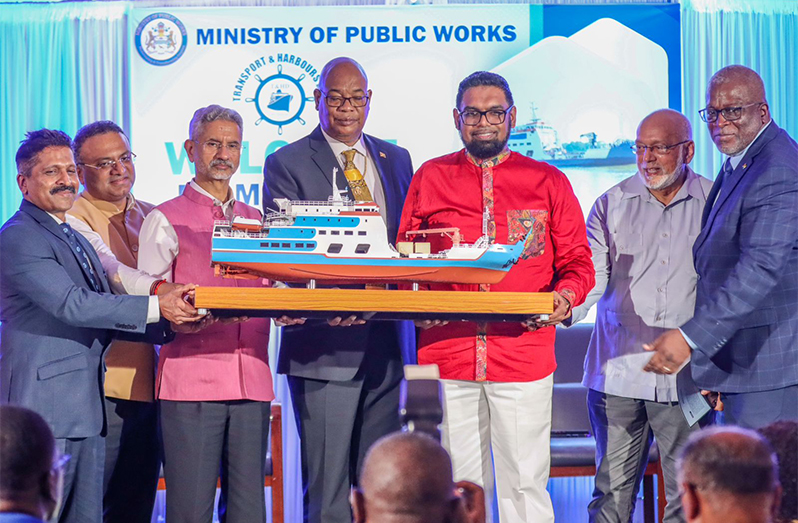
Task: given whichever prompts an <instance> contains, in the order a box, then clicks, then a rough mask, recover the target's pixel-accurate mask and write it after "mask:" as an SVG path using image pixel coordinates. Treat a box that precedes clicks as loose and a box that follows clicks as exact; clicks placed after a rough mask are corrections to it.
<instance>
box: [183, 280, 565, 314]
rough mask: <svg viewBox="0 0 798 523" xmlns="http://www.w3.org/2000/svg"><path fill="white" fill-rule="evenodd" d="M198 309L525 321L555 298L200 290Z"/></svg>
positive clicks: (547, 311) (358, 291)
mask: <svg viewBox="0 0 798 523" xmlns="http://www.w3.org/2000/svg"><path fill="white" fill-rule="evenodd" d="M194 305H195V306H196V307H197V308H198V309H208V310H210V311H212V312H213V314H214V315H216V316H252V317H264V316H265V317H279V316H282V315H286V316H292V317H302V318H333V317H335V316H350V315H352V314H356V315H358V316H360V317H362V318H364V319H373V320H399V319H415V320H432V319H435V320H448V321H458V320H463V321H523V320H524V319H526V318H528V317H530V316H533V315H548V314H551V313H552V312H553V310H554V298H553V296H552V293H550V292H456V291H425V290H418V291H398V290H382V289H379V290H374V289H301V288H299V289H298V288H282V289H275V288H251V287H197V289H196V295H195V298H194Z"/></svg>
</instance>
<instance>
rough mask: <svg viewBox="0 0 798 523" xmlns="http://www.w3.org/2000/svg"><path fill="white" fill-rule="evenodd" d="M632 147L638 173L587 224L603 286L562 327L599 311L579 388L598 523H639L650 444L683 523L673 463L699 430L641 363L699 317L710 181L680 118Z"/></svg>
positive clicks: (652, 126) (667, 117) (659, 117)
mask: <svg viewBox="0 0 798 523" xmlns="http://www.w3.org/2000/svg"><path fill="white" fill-rule="evenodd" d="M632 147H633V149H634V151H635V153H636V154H637V174H636V175H634V176H631V177H629V178H627V179H625V180H624V181H622V182H621V183H619V184H618V185H616V186H615V187H613V188H611V189H610V190H608V191H607V192H606V193H604V194H603V195H601V197H599V199H598V200H596V203H595V204H594V205H593V209H592V210H591V211H590V215H589V217H588V219H587V235H588V240H589V241H590V247H591V249H592V250H593V265H594V267H595V269H596V287H595V288H594V289H593V291H591V292H590V294H589V295H588V297H587V299H586V300H585V303H584V304H582V305H580V306H579V307H576V308H574V309H573V312H572V315H571V317H570V318H568V319H566V320H565V321H564V322H563V323H565V324H566V325H571V324H572V323H575V322H577V321H580V320H582V319H583V318H584V317H585V316H586V315H587V312H588V310H589V309H590V307H591V306H592V305H593V304H595V303H598V311H597V314H596V326H595V329H594V330H593V336H592V337H591V339H590V346H589V348H588V352H587V356H586V357H585V374H584V378H583V380H582V384H583V385H584V386H585V387H588V389H589V391H588V407H589V409H590V423H591V426H592V428H593V433H594V434H595V436H596V465H597V466H596V487H595V490H594V491H593V500H592V501H591V502H590V504H589V506H588V512H589V515H590V521H591V523H593V522H628V521H631V520H632V515H633V511H634V506H635V497H636V493H637V491H638V489H639V487H640V480H641V478H642V476H643V472H644V470H645V467H646V463H647V462H648V451H649V447H650V446H651V441H652V437H653V436H656V438H657V444H658V446H659V450H660V454H661V456H662V468H663V472H664V476H665V491H666V494H667V499H668V505H667V506H666V508H665V517H664V521H665V522H666V523H676V522H683V521H684V515H683V514H682V509H681V504H680V498H679V488H678V483H677V477H676V469H675V463H676V456H677V455H678V453H679V451H680V449H681V447H682V446H683V445H684V443H685V442H686V441H687V438H688V436H689V435H690V433H691V432H693V430H697V429H698V424H696V425H695V426H694V427H692V428H691V427H690V426H689V425H688V424H687V422H686V420H685V418H684V416H683V415H682V412H681V409H680V408H679V405H678V398H677V395H676V376H675V374H674V375H669V376H660V375H656V374H652V373H648V372H644V371H643V368H642V367H643V364H641V363H640V361H639V360H638V359H636V358H635V357H634V355H638V354H640V353H643V352H645V351H644V349H643V343H645V342H647V341H648V340H650V339H654V338H656V337H657V336H658V335H659V334H661V333H662V332H665V330H666V329H670V328H674V327H676V326H679V325H681V324H683V323H684V322H686V321H687V320H688V319H690V317H691V316H692V314H693V306H694V304H695V284H696V273H695V270H694V269H693V259H692V256H691V249H692V246H693V242H694V241H695V238H696V236H697V235H698V233H699V231H700V230H701V213H702V211H703V209H704V204H705V203H706V199H707V195H708V194H709V190H710V188H711V186H712V182H711V181H710V180H708V179H706V178H704V177H702V176H699V175H697V174H696V173H694V172H693V170H692V169H690V167H689V166H688V164H689V163H690V161H691V160H692V159H693V154H694V152H695V145H694V144H693V140H692V131H691V129H690V123H689V122H688V121H687V118H685V117H684V116H683V115H682V114H681V113H678V112H676V111H673V110H671V109H662V110H659V111H655V112H653V113H651V114H650V115H648V116H647V117H645V118H644V119H643V121H642V122H641V123H640V126H639V127H638V128H637V139H636V140H635V144H634V145H633V146H632ZM674 370H675V369H674Z"/></svg>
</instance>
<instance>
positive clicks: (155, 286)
mask: <svg viewBox="0 0 798 523" xmlns="http://www.w3.org/2000/svg"><path fill="white" fill-rule="evenodd" d="M164 283H166V280H158V281H154V282H152V285H150V296H157V295H158V289H159V288H160V287H161V285H163V284H164Z"/></svg>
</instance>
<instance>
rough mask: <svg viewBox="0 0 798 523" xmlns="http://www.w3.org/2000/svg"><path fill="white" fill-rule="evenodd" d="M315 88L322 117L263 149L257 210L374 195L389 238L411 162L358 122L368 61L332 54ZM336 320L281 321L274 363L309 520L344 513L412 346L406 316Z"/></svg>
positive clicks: (393, 426) (329, 519) (385, 427)
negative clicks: (307, 129) (282, 383)
mask: <svg viewBox="0 0 798 523" xmlns="http://www.w3.org/2000/svg"><path fill="white" fill-rule="evenodd" d="M313 96H314V99H315V107H316V110H317V111H318V113H319V126H318V127H316V128H315V129H314V130H313V132H311V133H310V134H309V135H308V136H305V137H304V138H301V139H299V140H297V141H296V142H294V143H291V144H289V145H286V146H285V147H282V148H280V149H279V150H278V151H277V152H275V153H273V154H270V155H269V157H268V158H266V165H265V167H264V171H263V174H264V179H263V205H264V212H269V211H274V210H277V209H278V206H277V205H276V204H275V203H274V200H275V199H276V198H287V199H289V200H317V201H327V198H329V197H330V196H333V195H334V196H335V197H340V196H341V195H342V194H343V195H345V196H347V197H349V198H350V199H351V200H353V201H354V200H361V201H362V200H370V201H375V202H376V203H377V204H378V205H379V206H380V214H381V215H382V219H383V220H384V221H385V225H386V227H387V230H388V238H389V239H390V240H391V242H394V241H395V240H396V231H397V229H398V227H399V217H400V215H401V212H402V204H403V203H404V199H405V194H406V193H407V188H408V186H409V185H410V178H411V176H412V175H413V165H412V162H411V161H410V154H409V153H408V152H407V150H405V149H403V148H401V147H398V146H396V145H394V144H391V143H388V142H386V141H384V140H380V139H378V138H375V137H373V136H370V135H367V134H365V133H364V132H363V128H364V126H365V125H366V120H367V118H368V115H369V108H370V104H371V97H372V92H371V89H369V84H368V78H367V76H366V73H365V71H364V70H363V68H362V67H361V66H360V64H358V63H357V62H356V61H354V60H352V59H351V58H346V57H340V58H335V59H333V60H330V62H328V63H327V64H326V65H325V66H324V67H323V68H322V71H321V74H320V77H319V86H318V89H316V90H314V92H313ZM345 172H346V174H345ZM334 173H335V174H334ZM333 176H335V179H333ZM350 177H351V178H350ZM340 320H341V319H340V318H338V319H333V321H332V322H331V324H330V325H328V324H327V323H325V322H323V321H309V322H307V324H306V325H304V326H294V327H288V328H286V329H284V330H283V335H282V338H281V341H280V355H279V361H278V366H277V372H279V373H281V374H286V375H287V376H288V383H289V386H290V388H291V399H292V403H293V405H294V414H295V416H296V420H297V426H298V427H299V433H300V438H301V451H302V483H303V490H304V493H305V496H304V506H305V519H304V520H305V521H306V522H310V523H338V522H340V521H348V520H349V519H350V518H351V514H350V508H349V502H348V499H347V496H348V495H349V489H350V487H351V485H357V471H358V470H359V469H360V466H361V464H362V462H363V457H364V456H365V454H366V450H367V449H368V448H369V447H370V446H371V444H372V443H374V442H375V441H376V440H377V439H379V438H380V437H382V436H384V435H386V434H389V433H391V432H394V431H397V430H399V427H400V424H399V414H398V411H399V384H400V382H401V380H402V354H405V355H408V356H409V357H411V358H414V354H415V343H414V334H415V331H414V329H413V325H412V323H410V322H406V321H404V322H402V321H375V322H369V323H366V324H363V322H362V321H353V318H348V319H345V320H344V321H340ZM409 363H414V359H413V360H411V361H409Z"/></svg>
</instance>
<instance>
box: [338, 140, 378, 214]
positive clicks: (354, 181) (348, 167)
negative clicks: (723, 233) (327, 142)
mask: <svg viewBox="0 0 798 523" xmlns="http://www.w3.org/2000/svg"><path fill="white" fill-rule="evenodd" d="M356 153H357V151H356V150H354V149H349V150H347V151H344V152H343V155H344V159H345V160H346V164H344V176H346V181H347V182H349V188H350V189H351V190H352V196H354V197H355V200H356V201H359V202H373V201H374V198H373V197H372V196H371V191H369V186H368V185H366V180H365V179H363V175H362V174H361V173H360V171H359V170H358V168H357V167H355V162H354V160H355V154H356Z"/></svg>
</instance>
